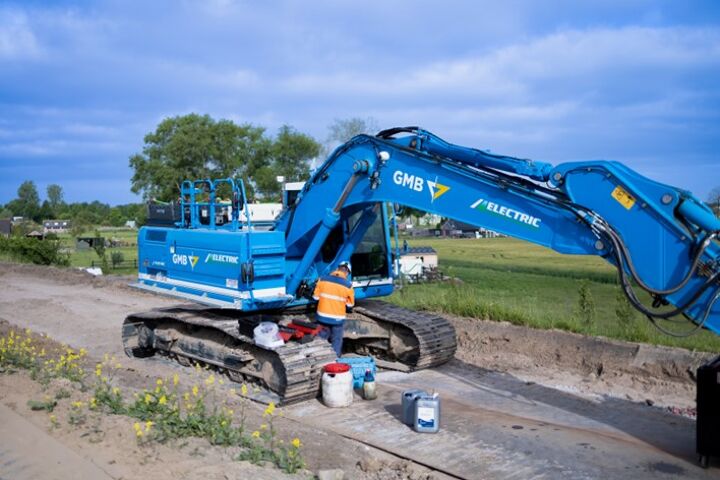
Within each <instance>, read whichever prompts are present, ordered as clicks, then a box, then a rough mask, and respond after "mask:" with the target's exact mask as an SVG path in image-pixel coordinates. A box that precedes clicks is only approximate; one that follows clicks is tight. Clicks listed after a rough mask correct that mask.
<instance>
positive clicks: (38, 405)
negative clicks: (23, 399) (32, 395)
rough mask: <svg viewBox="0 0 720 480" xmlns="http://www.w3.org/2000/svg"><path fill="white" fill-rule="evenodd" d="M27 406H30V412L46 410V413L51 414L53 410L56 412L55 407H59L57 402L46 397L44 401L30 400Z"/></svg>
mask: <svg viewBox="0 0 720 480" xmlns="http://www.w3.org/2000/svg"><path fill="white" fill-rule="evenodd" d="M27 405H28V407H30V410H34V411H40V410H45V411H46V412H48V413H50V412H52V411H53V410H55V407H56V406H57V401H56V400H53V399H50V398H49V397H46V398H45V400H43V401H39V400H28V402H27Z"/></svg>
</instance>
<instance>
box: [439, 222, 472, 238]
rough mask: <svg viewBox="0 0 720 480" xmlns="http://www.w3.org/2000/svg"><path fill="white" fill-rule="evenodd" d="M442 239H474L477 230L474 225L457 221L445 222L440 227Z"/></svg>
mask: <svg viewBox="0 0 720 480" xmlns="http://www.w3.org/2000/svg"><path fill="white" fill-rule="evenodd" d="M440 230H441V231H442V236H443V237H468V238H475V237H476V236H477V235H476V232H477V231H478V230H479V228H478V227H476V226H475V225H470V224H469V223H463V222H458V221H457V220H447V221H446V222H445V223H443V224H442V226H441V227H440Z"/></svg>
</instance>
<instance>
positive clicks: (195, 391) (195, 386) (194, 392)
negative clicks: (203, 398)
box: [192, 385, 199, 397]
mask: <svg viewBox="0 0 720 480" xmlns="http://www.w3.org/2000/svg"><path fill="white" fill-rule="evenodd" d="M198 391H199V389H198V386H197V385H193V388H192V394H193V395H194V396H196V397H197V396H198Z"/></svg>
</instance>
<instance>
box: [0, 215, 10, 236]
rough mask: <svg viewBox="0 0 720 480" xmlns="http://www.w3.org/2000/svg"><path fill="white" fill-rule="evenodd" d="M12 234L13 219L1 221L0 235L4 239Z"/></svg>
mask: <svg viewBox="0 0 720 480" xmlns="http://www.w3.org/2000/svg"><path fill="white" fill-rule="evenodd" d="M10 234H12V219H10V218H3V219H0V235H2V236H3V237H9V236H10Z"/></svg>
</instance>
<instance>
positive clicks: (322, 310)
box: [313, 271, 355, 325]
mask: <svg viewBox="0 0 720 480" xmlns="http://www.w3.org/2000/svg"><path fill="white" fill-rule="evenodd" d="M313 298H314V299H315V300H317V301H318V306H317V314H318V320H319V321H320V322H321V323H326V324H330V325H338V324H340V323H342V321H343V320H345V307H352V306H353V305H355V292H354V291H353V287H352V283H351V282H350V280H347V279H346V278H343V277H342V274H341V273H340V272H337V271H335V272H333V273H332V274H330V275H328V276H326V277H322V278H321V279H320V281H318V283H317V286H315V291H314V292H313Z"/></svg>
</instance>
